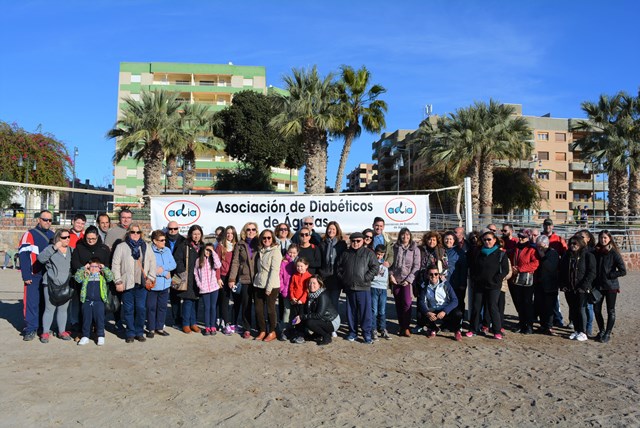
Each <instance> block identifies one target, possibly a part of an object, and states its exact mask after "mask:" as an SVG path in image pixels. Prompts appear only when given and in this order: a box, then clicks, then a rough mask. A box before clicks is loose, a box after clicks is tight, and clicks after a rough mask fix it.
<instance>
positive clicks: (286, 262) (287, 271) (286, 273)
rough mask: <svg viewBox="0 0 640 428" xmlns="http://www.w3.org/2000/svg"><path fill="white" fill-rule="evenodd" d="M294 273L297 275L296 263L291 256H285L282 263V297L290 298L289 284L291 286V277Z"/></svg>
mask: <svg viewBox="0 0 640 428" xmlns="http://www.w3.org/2000/svg"><path fill="white" fill-rule="evenodd" d="M294 273H296V262H294V261H292V260H291V257H289V254H285V255H284V259H282V263H280V294H282V297H289V284H291V276H292V275H293V274H294Z"/></svg>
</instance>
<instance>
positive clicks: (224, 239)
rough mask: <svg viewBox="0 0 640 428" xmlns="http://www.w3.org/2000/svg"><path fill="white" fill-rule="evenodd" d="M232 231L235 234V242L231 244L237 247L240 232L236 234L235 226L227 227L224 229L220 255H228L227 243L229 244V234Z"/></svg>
mask: <svg viewBox="0 0 640 428" xmlns="http://www.w3.org/2000/svg"><path fill="white" fill-rule="evenodd" d="M228 231H231V232H233V241H232V242H231V243H232V244H233V246H234V247H235V245H236V244H237V243H238V232H236V228H235V227H233V226H227V227H226V228H225V229H224V232H223V236H222V239H221V240H220V245H219V247H220V253H221V254H222V255H223V256H224V255H225V254H226V253H227V242H229V241H228V240H227V232H228Z"/></svg>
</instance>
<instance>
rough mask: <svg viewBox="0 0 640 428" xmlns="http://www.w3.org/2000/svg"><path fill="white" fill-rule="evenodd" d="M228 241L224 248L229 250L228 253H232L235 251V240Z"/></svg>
mask: <svg viewBox="0 0 640 428" xmlns="http://www.w3.org/2000/svg"><path fill="white" fill-rule="evenodd" d="M226 242H227V243H226V244H224V248H225V250H227V253H230V252H232V251H233V242H229V241H226Z"/></svg>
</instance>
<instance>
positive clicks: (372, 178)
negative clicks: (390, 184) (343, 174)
mask: <svg viewBox="0 0 640 428" xmlns="http://www.w3.org/2000/svg"><path fill="white" fill-rule="evenodd" d="M377 183H378V165H377V164H374V163H361V164H359V165H358V166H357V167H355V168H354V169H353V170H352V171H351V172H350V173H349V174H347V192H362V191H366V190H373V189H375V188H376V185H377Z"/></svg>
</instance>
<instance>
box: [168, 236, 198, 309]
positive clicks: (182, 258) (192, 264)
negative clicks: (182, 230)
mask: <svg viewBox="0 0 640 428" xmlns="http://www.w3.org/2000/svg"><path fill="white" fill-rule="evenodd" d="M203 246H204V245H202V244H201V245H200V248H202V247H203ZM187 251H188V252H189V266H185V263H186V261H187ZM198 252H199V251H196V250H195V249H194V248H193V246H191V245H190V244H189V241H187V240H186V239H185V240H184V241H183V242H182V245H180V246H178V244H177V243H176V252H175V254H174V256H173V258H174V259H176V269H175V273H182V272H184V271H185V270H187V269H188V274H189V275H188V286H187V289H186V290H185V291H179V292H178V297H179V298H181V299H189V300H196V299H198V297H200V290H199V289H198V285H197V284H196V277H195V268H196V262H197V261H198V255H199V254H198Z"/></svg>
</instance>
